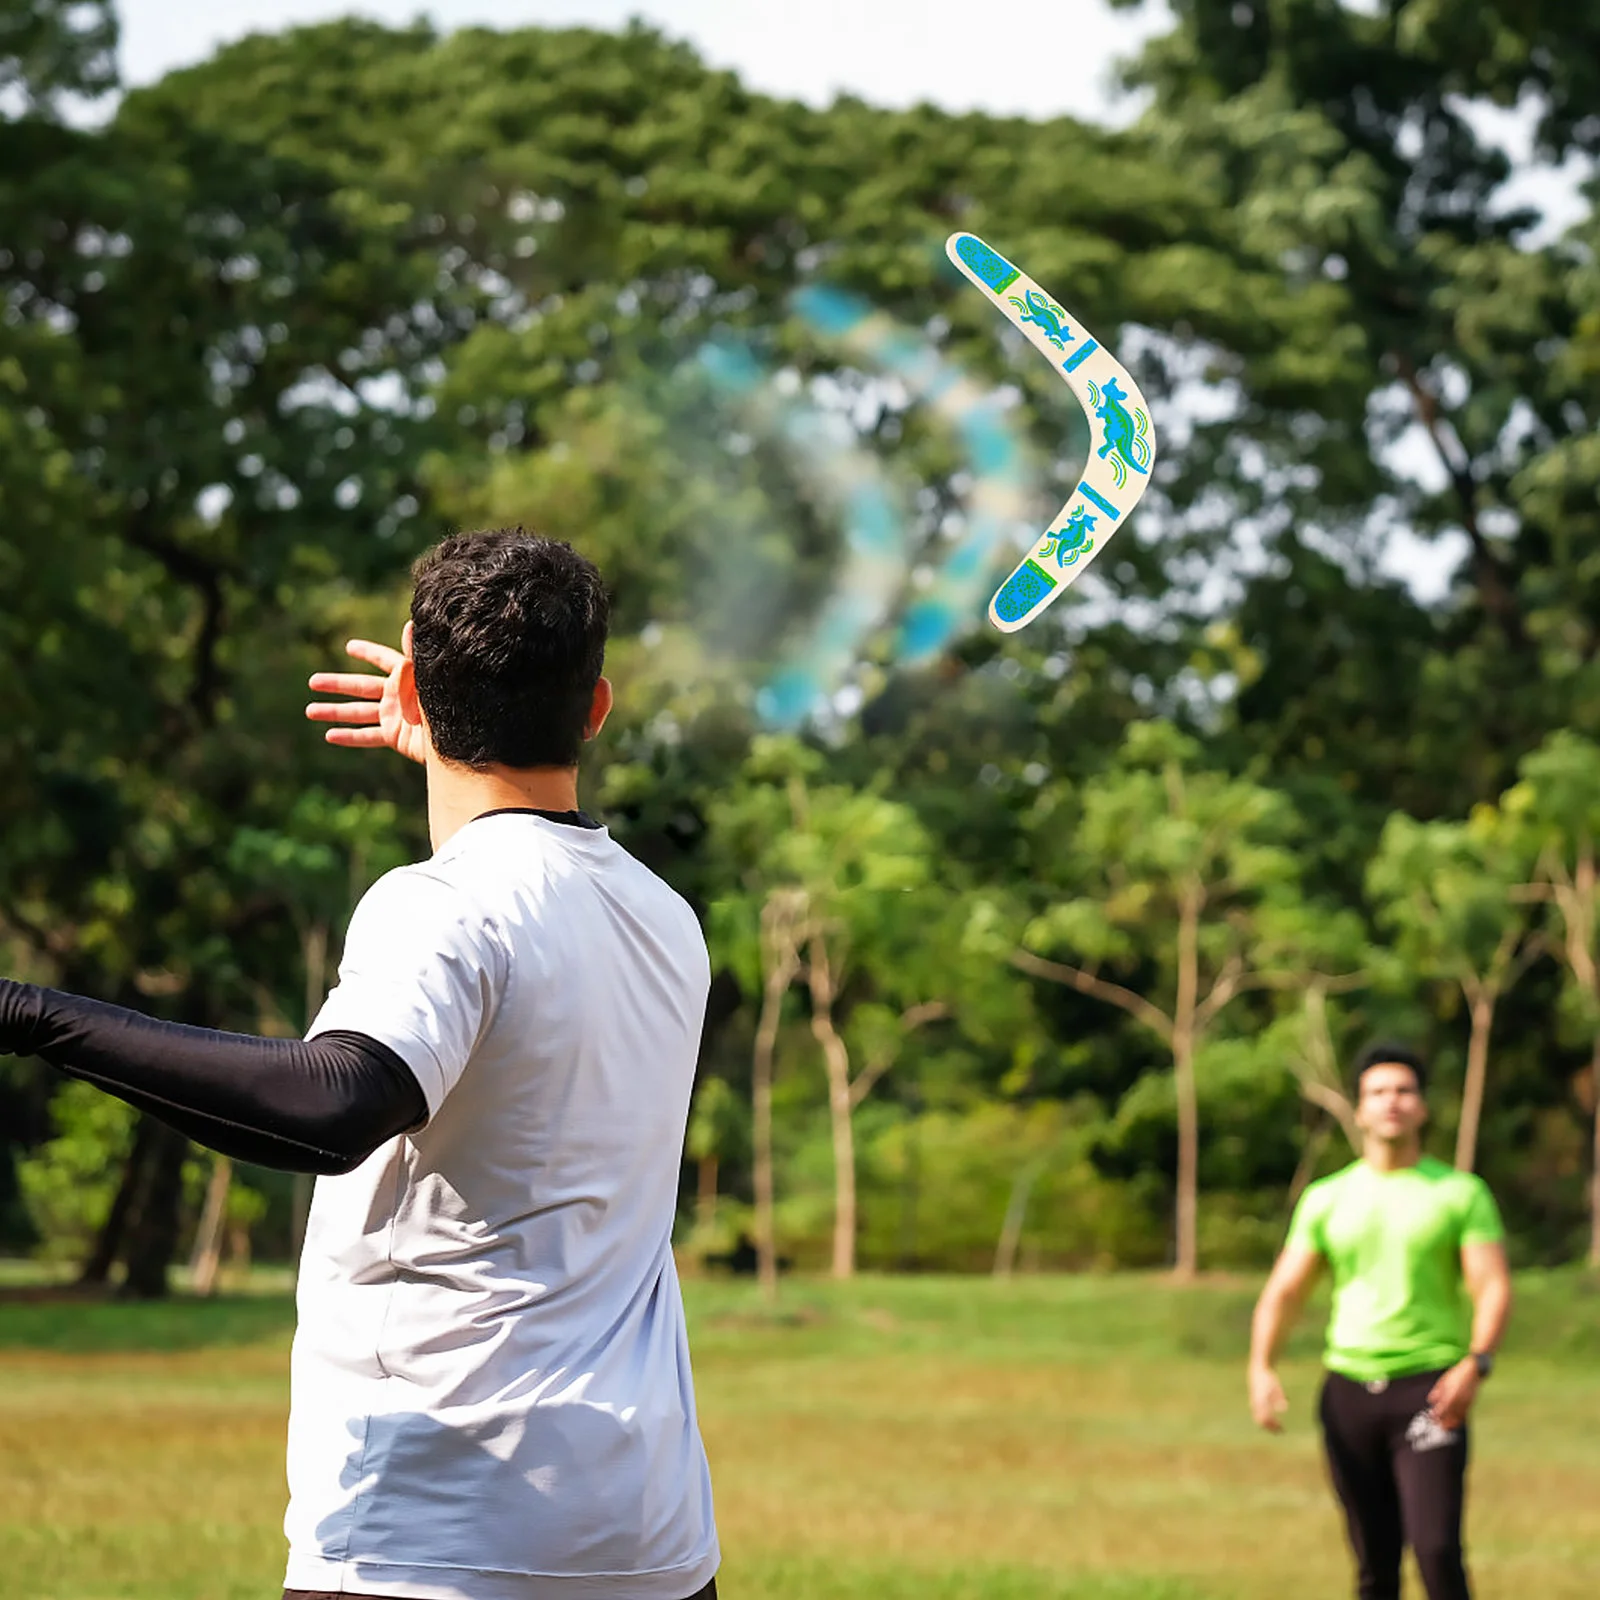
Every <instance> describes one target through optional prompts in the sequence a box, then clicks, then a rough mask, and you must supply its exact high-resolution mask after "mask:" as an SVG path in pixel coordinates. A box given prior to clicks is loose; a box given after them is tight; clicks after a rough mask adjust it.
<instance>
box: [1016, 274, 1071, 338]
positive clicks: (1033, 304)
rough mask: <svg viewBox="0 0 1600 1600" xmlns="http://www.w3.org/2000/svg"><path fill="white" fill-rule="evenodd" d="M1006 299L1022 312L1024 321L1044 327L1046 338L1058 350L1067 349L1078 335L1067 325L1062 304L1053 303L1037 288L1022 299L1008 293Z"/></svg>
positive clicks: (1037, 326)
mask: <svg viewBox="0 0 1600 1600" xmlns="http://www.w3.org/2000/svg"><path fill="white" fill-rule="evenodd" d="M1006 299H1008V300H1009V301H1010V302H1011V303H1012V305H1014V306H1015V307H1016V308H1017V310H1018V311H1020V312H1021V313H1022V320H1023V321H1024V322H1031V323H1032V324H1033V325H1034V326H1035V327H1036V328H1042V329H1044V336H1045V338H1047V339H1048V340H1049V341H1050V343H1051V344H1053V345H1054V346H1055V347H1056V349H1057V350H1065V349H1066V348H1067V345H1068V344H1069V343H1070V342H1071V341H1072V340H1073V339H1074V338H1076V337H1077V336H1076V335H1075V334H1074V333H1073V332H1072V330H1071V329H1070V328H1068V326H1067V314H1066V312H1065V311H1063V310H1062V309H1061V307H1060V306H1057V305H1052V304H1051V303H1050V301H1049V300H1048V299H1047V298H1046V297H1045V296H1044V295H1042V294H1040V293H1039V291H1038V290H1037V289H1030V290H1029V291H1028V293H1027V295H1026V297H1025V298H1023V299H1021V300H1019V299H1018V298H1017V297H1016V296H1015V295H1014V294H1009V295H1007V296H1006Z"/></svg>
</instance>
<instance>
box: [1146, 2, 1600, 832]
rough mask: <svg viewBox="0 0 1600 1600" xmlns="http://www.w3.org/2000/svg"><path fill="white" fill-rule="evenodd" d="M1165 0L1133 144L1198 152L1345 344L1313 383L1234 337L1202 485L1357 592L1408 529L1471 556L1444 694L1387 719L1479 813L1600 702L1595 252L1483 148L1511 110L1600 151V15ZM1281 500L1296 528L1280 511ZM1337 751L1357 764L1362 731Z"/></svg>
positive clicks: (1414, 701) (1309, 372) (1241, 244)
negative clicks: (1346, 572) (1591, 546)
mask: <svg viewBox="0 0 1600 1600" xmlns="http://www.w3.org/2000/svg"><path fill="white" fill-rule="evenodd" d="M1117 3H1119V4H1123V5H1129V4H1137V3H1139V0H1117ZM1172 10H1173V13H1174V18H1175V26H1174V27H1173V28H1172V30H1171V31H1170V32H1169V33H1168V34H1167V35H1165V36H1164V37H1162V38H1159V39H1157V40H1155V41H1153V42H1152V43H1151V44H1150V45H1149V46H1148V47H1147V48H1146V50H1145V52H1144V54H1143V56H1142V58H1141V59H1140V60H1139V61H1138V63H1137V64H1136V66H1135V67H1134V68H1133V70H1132V71H1131V72H1130V73H1129V75H1128V76H1129V81H1130V83H1134V84H1137V85H1139V86H1142V87H1145V88H1147V89H1149V90H1151V91H1153V96H1154V101H1153V105H1152V108H1151V110H1150V113H1149V115H1148V117H1147V118H1146V120H1145V122H1144V123H1143V124H1142V127H1143V131H1145V132H1146V133H1147V134H1148V135H1149V137H1150V138H1151V139H1152V140H1153V141H1155V143H1156V144H1157V145H1158V146H1159V147H1161V148H1165V149H1167V150H1169V151H1172V152H1174V153H1175V154H1176V153H1177V152H1179V151H1181V152H1182V163H1183V168H1184V170H1185V171H1186V172H1187V173H1189V174H1190V175H1191V176H1192V178H1193V180H1194V182H1195V184H1196V186H1197V188H1202V187H1208V188H1209V192H1210V194H1211V196H1212V198H1213V199H1214V200H1215V201H1216V202H1217V212H1216V213H1215V214H1219V215H1220V214H1224V213H1225V214H1227V215H1230V216H1231V217H1232V219H1233V223H1232V226H1231V228H1229V229H1227V230H1224V231H1222V232H1219V234H1218V235H1217V236H1216V242H1217V255H1218V257H1219V258H1220V259H1221V260H1225V261H1227V262H1230V263H1238V264H1241V265H1247V266H1249V267H1251V268H1259V267H1260V266H1261V265H1262V264H1264V263H1265V262H1268V261H1273V262H1276V263H1278V264H1279V267H1280V271H1281V273H1282V277H1283V280H1284V281H1285V282H1287V283H1290V284H1293V285H1295V286H1296V287H1297V288H1298V289H1299V290H1300V292H1301V293H1302V295H1303V296H1304V301H1305V305H1306V308H1307V310H1306V314H1307V315H1308V316H1309V315H1311V314H1312V313H1311V310H1310V308H1311V307H1312V306H1313V305H1315V306H1316V307H1317V308H1318V311H1317V314H1318V315H1323V316H1327V317H1328V319H1329V322H1328V326H1329V330H1330V339H1329V343H1328V346H1327V352H1326V357H1325V359H1324V360H1323V361H1322V362H1321V363H1320V364H1318V365H1317V366H1315V367H1306V366H1304V365H1302V364H1300V363H1298V362H1297V361H1293V360H1286V359H1284V358H1283V357H1282V356H1280V355H1279V354H1278V353H1277V352H1275V351H1271V350H1266V349H1261V348H1258V347H1251V346H1247V345H1244V344H1240V345H1238V346H1237V347H1236V348H1235V349H1234V350H1232V351H1230V352H1229V353H1228V354H1227V355H1226V356H1223V357H1222V358H1221V364H1223V365H1224V366H1225V369H1226V370H1228V371H1229V372H1230V373H1231V374H1232V376H1233V377H1234V379H1235V381H1236V382H1237V383H1238V385H1239V388H1240V391H1241V393H1240V395H1239V404H1238V405H1237V406H1236V407H1235V409H1234V411H1233V413H1232V414H1231V415H1230V416H1228V417H1226V418H1225V419H1223V420H1221V421H1220V422H1219V423H1218V424H1216V425H1215V426H1213V427H1210V428H1208V429H1203V430H1202V431H1201V434H1200V436H1199V437H1198V438H1197V440H1196V441H1195V444H1194V446H1193V447H1192V448H1191V449H1190V450H1189V452H1188V453H1187V460H1186V468H1187V470H1189V471H1192V472H1195V473H1203V474H1204V475H1205V477H1206V478H1207V479H1208V480H1209V481H1210V482H1211V483H1212V484H1213V485H1214V486H1215V492H1216V495H1217V497H1218V504H1219V507H1220V504H1221V501H1222V499H1223V498H1228V499H1231V500H1232V502H1233V504H1234V506H1235V507H1236V510H1235V513H1234V516H1233V521H1234V522H1235V524H1238V523H1239V522H1240V520H1241V518H1240V513H1241V512H1243V511H1245V510H1246V509H1253V510H1259V511H1261V512H1263V513H1264V514H1265V517H1264V524H1263V523H1252V527H1260V526H1263V525H1264V526H1266V527H1267V528H1268V529H1270V530H1272V531H1271V532H1269V533H1268V534H1267V537H1269V538H1272V537H1277V536H1279V535H1281V536H1282V537H1283V538H1284V539H1285V540H1288V541H1291V543H1289V544H1288V545H1287V546H1286V547H1285V553H1286V554H1288V555H1289V556H1290V558H1291V562H1292V565H1293V566H1294V567H1298V566H1299V564H1300V563H1299V559H1298V551H1297V549H1296V548H1295V547H1296V546H1298V547H1299V548H1300V549H1303V548H1304V544H1305V534H1306V533H1307V532H1308V531H1309V532H1312V533H1314V535H1315V538H1316V541H1317V543H1318V544H1319V545H1320V546H1321V547H1323V548H1329V547H1332V548H1335V549H1336V550H1337V551H1338V552H1339V555H1340V558H1341V561H1342V563H1343V565H1345V566H1346V568H1348V569H1350V570H1352V571H1354V572H1357V573H1361V574H1363V575H1364V581H1363V582H1362V583H1361V585H1360V588H1362V589H1366V588H1368V587H1369V586H1370V585H1371V584H1372V582H1373V576H1372V574H1373V568H1374V567H1375V566H1376V564H1377V561H1378V559H1379V558H1380V556H1381V554H1382V550H1383V546H1384V544H1385V543H1386V542H1387V540H1388V538H1389V536H1390V534H1391V531H1392V530H1393V529H1395V528H1396V527H1397V526H1399V527H1404V528H1405V529H1407V530H1408V531H1411V532H1414V533H1416V534H1420V535H1421V536H1422V537H1424V538H1426V539H1436V538H1438V537H1440V536H1441V535H1445V534H1448V535H1449V537H1450V538H1451V540H1452V541H1455V542H1458V543H1459V545H1460V546H1461V547H1462V549H1463V550H1464V552H1465V562H1464V566H1463V568H1462V580H1463V581H1462V582H1461V583H1460V585H1459V586H1458V588H1457V589H1456V591H1455V593H1454V594H1453V595H1452V596H1451V597H1450V599H1449V601H1448V603H1447V604H1446V605H1444V606H1441V607H1440V608H1438V612H1439V614H1438V617H1437V621H1436V622H1435V621H1433V620H1431V619H1426V618H1423V617H1416V618H1414V619H1413V621H1412V623H1411V624H1410V632H1411V633H1413V634H1416V633H1418V632H1422V633H1425V634H1430V635H1433V637H1432V638H1431V639H1430V640H1429V645H1430V648H1429V650H1428V651H1426V652H1424V653H1425V654H1429V655H1433V656H1434V660H1433V662H1432V663H1431V664H1430V669H1429V670H1428V671H1427V674H1426V682H1427V683H1428V686H1429V688H1428V693H1427V694H1417V693H1415V692H1411V691H1410V685H1407V686H1406V687H1405V688H1404V689H1402V690H1401V691H1400V693H1399V694H1398V695H1396V694H1394V693H1393V692H1392V691H1384V690H1382V688H1381V686H1379V687H1380V703H1386V704H1387V705H1389V706H1393V705H1405V704H1409V706H1410V710H1411V718H1412V731H1413V739H1414V740H1415V741H1417V742H1418V743H1420V744H1423V745H1426V746H1429V747H1434V746H1448V745H1455V746H1456V747H1457V755H1456V759H1455V760H1454V761H1453V762H1452V761H1451V760H1450V759H1449V758H1448V756H1447V755H1446V753H1445V750H1444V749H1443V748H1440V749H1439V756H1440V757H1442V758H1443V759H1435V760H1431V761H1429V762H1427V763H1425V764H1424V767H1423V770H1424V771H1431V772H1433V773H1437V774H1441V775H1442V774H1443V773H1446V772H1449V773H1451V774H1452V776H1453V777H1454V778H1455V780H1456V784H1457V790H1458V792H1459V787H1460V784H1461V783H1462V781H1463V780H1464V781H1465V783H1466V784H1467V786H1468V793H1469V796H1470V798H1473V799H1481V800H1487V799H1490V798H1492V797H1493V796H1494V795H1495V794H1496V793H1497V792H1498V791H1499V789H1500V788H1501V787H1503V785H1504V783H1505V781H1506V779H1507V778H1508V777H1509V775H1510V770H1509V769H1510V768H1511V766H1512V764H1513V762H1514V761H1515V758H1516V756H1517V755H1518V753H1519V752H1520V751H1522V750H1525V749H1526V748H1528V747H1529V745H1530V744H1532V743H1533V742H1535V741H1536V740H1537V738H1538V736H1539V733H1540V731H1541V730H1542V729H1545V728H1548V727H1550V726H1552V725H1555V724H1558V723H1559V722H1560V721H1561V720H1562V717H1563V712H1564V711H1566V712H1568V713H1569V714H1570V712H1571V711H1573V710H1575V709H1576V708H1577V707H1578V706H1580V705H1581V706H1585V707H1587V706H1589V705H1590V704H1591V703H1592V700H1593V696H1594V691H1595V684H1594V680H1593V676H1592V674H1591V673H1590V672H1589V671H1588V670H1587V668H1586V665H1585V664H1586V663H1589V662H1591V661H1592V660H1593V658H1594V650H1595V643H1594V641H1595V627H1594V618H1595V616H1596V615H1597V614H1600V613H1597V612H1596V609H1595V606H1594V603H1593V584H1594V582H1595V576H1594V572H1593V570H1592V564H1590V563H1588V562H1587V560H1586V558H1585V556H1584V554H1583V551H1584V548H1585V547H1584V546H1583V544H1582V542H1581V540H1578V539H1576V538H1574V533H1575V532H1576V528H1575V527H1574V525H1573V522H1572V520H1571V516H1570V514H1569V513H1570V512H1571V511H1572V510H1574V509H1575V508H1577V507H1579V506H1581V505H1582V504H1583V503H1584V502H1585V498H1586V492H1587V503H1588V505H1589V506H1590V508H1591V511H1592V504H1593V490H1594V486H1595V483H1596V481H1597V479H1596V475H1595V472H1596V462H1595V460H1594V458H1593V452H1592V450H1588V449H1587V448H1586V446H1584V444H1583V441H1586V440H1588V439H1589V438H1590V437H1591V436H1592V433H1593V429H1594V425H1595V420H1596V418H1595V405H1594V396H1595V389H1594V385H1593V381H1592V372H1593V366H1592V361H1593V356H1592V350H1593V338H1594V335H1593V305H1594V272H1593V269H1592V253H1591V246H1590V243H1589V242H1586V241H1585V240H1584V239H1583V238H1581V237H1579V236H1567V237H1564V236H1563V232H1564V230H1563V229H1562V228H1559V227H1554V226H1551V225H1550V223H1551V220H1552V219H1550V218H1548V217H1542V216H1541V215H1540V213H1539V211H1538V210H1537V209H1536V208H1534V207H1532V206H1529V205H1527V204H1525V203H1522V202H1521V200H1520V197H1517V196H1513V194H1512V193H1511V192H1510V189H1509V184H1510V182H1511V180H1512V179H1513V176H1514V172H1513V165H1512V162H1511V160H1510V158H1509V157H1508V155H1507V154H1506V152H1505V150H1504V149H1503V148H1502V146H1501V142H1500V141H1499V140H1498V139H1497V138H1496V137H1495V135H1494V132H1493V128H1494V123H1495V120H1496V119H1495V117H1494V116H1493V112H1494V110H1495V108H1497V107H1498V108H1509V107H1512V106H1518V105H1520V106H1522V107H1524V108H1527V109H1530V110H1535V111H1536V114H1537V124H1536V140H1535V145H1536V153H1537V154H1538V156H1539V157H1541V158H1542V159H1544V160H1547V161H1552V162H1556V163H1559V162H1561V161H1562V160H1563V159H1564V158H1565V157H1566V156H1567V155H1568V154H1573V153H1579V152H1583V151H1587V150H1589V149H1592V147H1593V146H1594V143H1595V139H1596V136H1595V133H1594V129H1595V127H1596V126H1600V121H1597V115H1596V114H1597V112H1600V74H1597V73H1596V71H1595V70H1594V67H1593V64H1592V63H1593V59H1594V48H1595V43H1596V27H1597V24H1596V21H1595V18H1594V15H1593V12H1592V8H1589V7H1584V6H1557V5H1522V4H1515V3H1512V0H1387V3H1385V4H1383V5H1380V6H1358V5H1355V4H1352V3H1346V0H1307V3H1303V4H1302V3H1296V4H1278V3H1269V0H1244V3H1235V0H1176V3H1175V4H1174V5H1173V7H1172ZM1246 437H1248V438H1249V439H1250V440H1251V441H1252V447H1251V448H1248V449H1246V448H1243V445H1244V440H1245V438H1246ZM1402 443H1403V444H1404V448H1403V449H1402V448H1401V446H1402ZM1281 487H1286V488H1287V490H1288V494H1289V496H1290V498H1289V499H1288V500H1287V501H1286V502H1284V503H1285V505H1286V506H1287V508H1288V509H1287V512H1286V514H1276V515H1274V514H1273V510H1274V505H1275V501H1276V499H1277V496H1278V492H1279V489H1280V488H1281ZM1263 495H1264V496H1265V498H1263ZM1301 495H1304V497H1305V498H1304V499H1303V500H1301V499H1299V498H1298V497H1299V496H1301ZM1580 515H1581V513H1580ZM1285 577H1286V579H1287V582H1282V581H1280V582H1279V583H1278V584H1277V585H1274V587H1276V588H1277V590H1278V592H1279V593H1284V592H1285V591H1287V592H1292V591H1293V589H1294V587H1296V586H1298V584H1299V574H1298V572H1296V571H1292V570H1291V571H1290V572H1288V573H1286V574H1285ZM1363 609H1369V608H1367V607H1365V606H1363ZM1330 621H1331V619H1325V620H1324V622H1323V624H1322V626H1324V627H1327V626H1329V623H1330ZM1333 631H1335V632H1337V631H1338V629H1337V626H1336V625H1334V628H1333ZM1277 635H1278V636H1277V641H1276V642H1277V645H1278V649H1277V651H1276V652H1275V659H1273V660H1270V661H1268V662H1266V663H1265V669H1266V670H1265V671H1264V673H1263V674H1262V677H1261V680H1260V681H1261V688H1262V691H1263V693H1264V694H1265V695H1267V696H1268V697H1270V695H1271V693H1272V689H1273V685H1274V683H1275V679H1276V670H1277V669H1278V667H1279V666H1280V663H1281V666H1282V668H1283V669H1284V670H1287V671H1291V672H1293V671H1294V670H1295V668H1294V663H1293V661H1292V659H1291V658H1292V656H1293V655H1294V654H1295V653H1296V652H1297V651H1298V650H1299V643H1300V641H1299V635H1298V632H1297V631H1295V630H1291V629H1287V628H1284V629H1280V630H1277ZM1400 637H1401V638H1402V639H1404V637H1405V636H1404V635H1401V636H1400ZM1557 641H1560V642H1559V643H1557ZM1380 648H1381V649H1382V650H1383V651H1384V652H1385V653H1386V654H1388V653H1391V652H1393V651H1394V650H1395V648H1396V647H1395V645H1393V644H1391V643H1387V642H1386V643H1384V644H1383V645H1381V646H1380ZM1513 663H1515V665H1513ZM1360 673H1361V669H1360V668H1355V669H1353V672H1352V674H1351V675H1352V676H1354V675H1360ZM1340 676H1343V675H1342V674H1341V675H1340ZM1331 686H1332V687H1333V688H1334V689H1335V690H1336V691H1337V689H1338V688H1339V686H1340V685H1339V683H1338V679H1337V678H1335V679H1334V680H1333V681H1332V684H1331ZM1347 705H1349V707H1350V710H1351V713H1352V717H1360V718H1361V723H1360V724H1351V726H1364V725H1366V724H1367V723H1368V722H1370V721H1372V720H1378V719H1379V718H1380V717H1381V716H1382V714H1381V713H1375V712H1374V711H1372V710H1370V709H1367V708H1365V707H1363V706H1361V705H1360V704H1359V703H1357V702H1354V701H1350V702H1347ZM1382 720H1384V721H1387V718H1382ZM1335 727H1336V728H1337V724H1335ZM1281 731H1282V733H1283V735H1284V736H1286V737H1287V736H1288V735H1289V732H1290V729H1289V727H1288V726H1287V725H1284V726H1283V727H1282V729H1281ZM1318 732H1319V733H1320V729H1319V730H1318ZM1336 736H1337V735H1336ZM1346 742H1347V748H1348V750H1349V759H1350V761H1351V762H1352V764H1353V765H1355V766H1357V767H1358V768H1365V767H1366V759H1365V758H1364V756H1363V753H1362V751H1361V750H1360V748H1359V744H1358V742H1357V739H1356V738H1352V737H1351V736H1350V733H1349V732H1345V733H1344V734H1343V735H1342V737H1341V743H1346Z"/></svg>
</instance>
